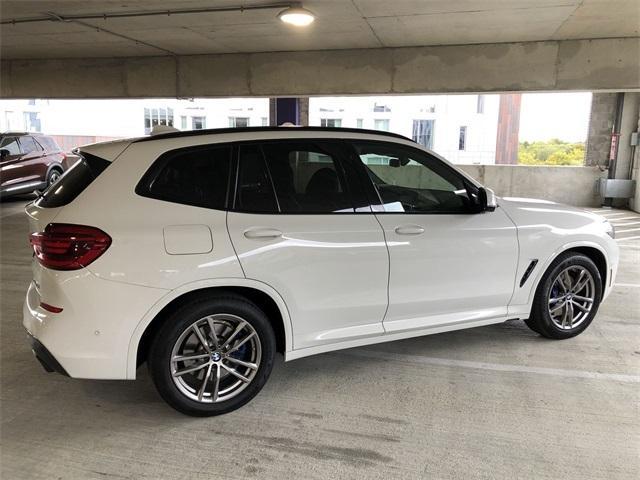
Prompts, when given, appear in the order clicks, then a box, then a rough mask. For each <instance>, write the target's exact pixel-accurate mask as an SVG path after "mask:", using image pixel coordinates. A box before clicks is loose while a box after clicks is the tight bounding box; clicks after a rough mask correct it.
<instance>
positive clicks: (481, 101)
mask: <svg viewBox="0 0 640 480" xmlns="http://www.w3.org/2000/svg"><path fill="white" fill-rule="evenodd" d="M476 113H484V95H478V105H477V106H476Z"/></svg>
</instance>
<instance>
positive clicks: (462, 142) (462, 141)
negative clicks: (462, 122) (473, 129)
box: [458, 127, 467, 150]
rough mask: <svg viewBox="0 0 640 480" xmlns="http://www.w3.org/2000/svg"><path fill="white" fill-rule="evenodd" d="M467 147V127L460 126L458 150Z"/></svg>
mask: <svg viewBox="0 0 640 480" xmlns="http://www.w3.org/2000/svg"><path fill="white" fill-rule="evenodd" d="M466 149H467V127H460V136H459V137H458V150H466Z"/></svg>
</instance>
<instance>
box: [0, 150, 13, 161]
mask: <svg viewBox="0 0 640 480" xmlns="http://www.w3.org/2000/svg"><path fill="white" fill-rule="evenodd" d="M9 155H11V152H10V151H9V150H7V149H6V148H3V149H2V150H0V159H1V158H4V157H7V156H9Z"/></svg>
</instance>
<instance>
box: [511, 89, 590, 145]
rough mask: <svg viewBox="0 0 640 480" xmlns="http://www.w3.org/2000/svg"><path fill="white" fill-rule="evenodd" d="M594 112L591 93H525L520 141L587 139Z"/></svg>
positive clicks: (521, 111)
mask: <svg viewBox="0 0 640 480" xmlns="http://www.w3.org/2000/svg"><path fill="white" fill-rule="evenodd" d="M590 111H591V93H590V92H570V93H525V94H523V95H522V108H521V110H520V141H521V142H524V141H528V142H534V141H536V140H550V139H552V138H559V139H560V140H564V141H568V142H584V141H585V140H586V139H587V132H588V129H589V113H590Z"/></svg>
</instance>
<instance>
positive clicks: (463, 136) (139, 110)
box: [0, 95, 500, 164]
mask: <svg viewBox="0 0 640 480" xmlns="http://www.w3.org/2000/svg"><path fill="white" fill-rule="evenodd" d="M499 98H500V96H499V95H420V96H413V95H412V96H380V97H312V98H310V99H309V125H317V126H334V127H340V126H341V127H352V128H366V129H375V130H385V131H390V132H395V133H399V134H401V135H404V136H406V137H409V138H412V139H414V140H415V141H417V142H418V143H420V144H422V145H424V146H426V147H428V148H430V149H432V150H434V151H435V152H437V153H439V154H440V155H442V156H444V157H445V158H447V159H449V160H450V161H452V162H454V163H462V164H492V163H495V155H496V132H497V124H498V106H499ZM155 125H168V126H172V127H175V128H177V129H179V130H197V129H203V128H227V127H247V126H249V127H254V126H266V125H269V99H267V98H227V99H139V100H130V99H128V100H5V101H0V131H36V132H42V133H45V134H47V135H52V136H54V137H56V138H57V139H58V142H59V143H60V144H61V145H62V146H63V148H65V149H69V148H72V147H74V146H77V145H80V144H83V143H92V142H94V141H101V140H106V139H110V138H122V137H135V136H142V135H146V134H149V133H150V131H151V129H152V128H153V127H154V126H155Z"/></svg>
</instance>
